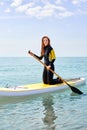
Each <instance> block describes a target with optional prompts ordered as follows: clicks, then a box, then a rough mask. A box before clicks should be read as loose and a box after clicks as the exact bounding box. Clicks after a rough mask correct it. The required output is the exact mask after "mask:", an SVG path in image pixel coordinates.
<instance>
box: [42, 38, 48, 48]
mask: <svg viewBox="0 0 87 130" xmlns="http://www.w3.org/2000/svg"><path fill="white" fill-rule="evenodd" d="M48 42H49V41H48V38H44V39H43V43H44V46H47V45H48Z"/></svg>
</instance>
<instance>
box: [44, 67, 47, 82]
mask: <svg viewBox="0 0 87 130" xmlns="http://www.w3.org/2000/svg"><path fill="white" fill-rule="evenodd" d="M43 82H44V84H47V69H46V67H44V70H43Z"/></svg>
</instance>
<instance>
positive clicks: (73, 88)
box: [28, 51, 83, 94]
mask: <svg viewBox="0 0 87 130" xmlns="http://www.w3.org/2000/svg"><path fill="white" fill-rule="evenodd" d="M28 53H29V54H30V55H31V56H33V57H34V58H35V59H36V60H38V61H39V62H40V63H41V64H42V65H44V67H46V68H47V65H46V64H45V63H43V62H42V61H41V60H39V59H38V58H37V57H36V56H35V54H33V53H32V52H31V51H29V52H28ZM49 70H50V71H51V72H52V73H53V74H55V75H56V76H57V77H59V78H60V79H61V80H62V81H63V82H64V83H66V84H67V85H68V86H69V87H70V88H71V90H72V91H73V92H75V93H78V94H83V92H81V91H80V90H79V89H77V88H75V87H74V86H71V85H70V84H68V83H67V82H66V81H65V80H64V79H63V78H62V77H61V76H59V75H58V74H57V73H56V72H55V71H53V70H52V69H50V68H49Z"/></svg>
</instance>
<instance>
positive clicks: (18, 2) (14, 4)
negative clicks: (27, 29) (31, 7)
mask: <svg viewBox="0 0 87 130" xmlns="http://www.w3.org/2000/svg"><path fill="white" fill-rule="evenodd" d="M22 2H23V0H14V1H13V3H12V4H11V6H12V7H17V6H19V5H21V3H22Z"/></svg>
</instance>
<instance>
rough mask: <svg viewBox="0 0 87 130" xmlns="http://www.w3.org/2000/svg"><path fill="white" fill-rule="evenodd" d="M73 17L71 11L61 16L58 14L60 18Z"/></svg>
mask: <svg viewBox="0 0 87 130" xmlns="http://www.w3.org/2000/svg"><path fill="white" fill-rule="evenodd" d="M72 15H74V13H73V12H70V11H65V12H63V13H59V14H58V16H60V18H64V17H70V16H72Z"/></svg>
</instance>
